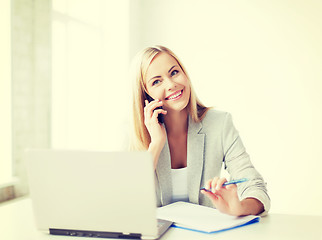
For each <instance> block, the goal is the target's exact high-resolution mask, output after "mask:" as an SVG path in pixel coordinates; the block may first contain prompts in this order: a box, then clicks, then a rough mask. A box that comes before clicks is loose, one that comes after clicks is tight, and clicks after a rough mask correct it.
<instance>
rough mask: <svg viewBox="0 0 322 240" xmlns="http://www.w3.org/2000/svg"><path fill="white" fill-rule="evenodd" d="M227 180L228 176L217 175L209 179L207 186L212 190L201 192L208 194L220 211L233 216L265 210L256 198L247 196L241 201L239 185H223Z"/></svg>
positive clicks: (258, 212)
mask: <svg viewBox="0 0 322 240" xmlns="http://www.w3.org/2000/svg"><path fill="white" fill-rule="evenodd" d="M225 182H227V180H226V178H218V177H215V178H214V179H210V180H208V181H207V183H206V186H205V188H206V189H207V190H210V191H211V192H207V191H205V190H201V193H203V194H204V195H206V196H207V197H208V198H209V199H210V200H211V201H212V203H213V205H214V207H215V208H217V209H218V210H219V211H220V212H223V213H226V214H229V215H233V216H245V215H257V214H260V213H262V212H263V211H264V206H263V204H262V203H261V202H260V201H259V200H257V199H255V198H246V199H244V200H242V201H240V200H239V198H238V194H237V186H236V185H235V184H231V185H228V186H225V187H223V186H222V185H223V184H224V183H225Z"/></svg>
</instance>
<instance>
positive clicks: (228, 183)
mask: <svg viewBox="0 0 322 240" xmlns="http://www.w3.org/2000/svg"><path fill="white" fill-rule="evenodd" d="M246 181H248V179H247V178H241V179H236V180H231V181H228V182H225V183H224V184H223V185H222V186H223V187H225V186H227V185H230V184H237V183H243V182H246ZM200 190H204V191H206V192H211V190H208V189H206V188H201V189H200Z"/></svg>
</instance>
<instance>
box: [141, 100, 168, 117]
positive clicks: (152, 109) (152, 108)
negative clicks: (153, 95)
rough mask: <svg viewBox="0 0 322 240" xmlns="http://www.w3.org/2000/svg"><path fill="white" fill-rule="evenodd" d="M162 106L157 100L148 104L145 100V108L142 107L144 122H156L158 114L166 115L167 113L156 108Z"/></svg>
mask: <svg viewBox="0 0 322 240" xmlns="http://www.w3.org/2000/svg"><path fill="white" fill-rule="evenodd" d="M162 106H163V102H162V101H159V100H158V99H156V100H154V101H152V102H150V103H149V102H148V101H147V100H145V107H144V117H145V122H146V123H148V122H149V121H150V120H151V119H153V121H152V122H157V117H158V115H159V114H164V115H165V114H167V111H166V110H164V109H162V108H159V109H158V107H162Z"/></svg>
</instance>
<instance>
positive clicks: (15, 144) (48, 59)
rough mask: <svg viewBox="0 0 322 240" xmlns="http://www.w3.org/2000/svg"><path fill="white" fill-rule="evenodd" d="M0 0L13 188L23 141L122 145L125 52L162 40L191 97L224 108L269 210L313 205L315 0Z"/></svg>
mask: <svg viewBox="0 0 322 240" xmlns="http://www.w3.org/2000/svg"><path fill="white" fill-rule="evenodd" d="M1 4H2V6H0V8H1V9H3V10H2V11H4V9H6V8H7V9H9V10H10V8H11V10H10V11H9V13H10V14H6V13H5V11H4V14H0V15H1V17H2V20H3V21H1V31H2V32H1V36H3V37H1V42H0V43H1V53H3V54H1V55H2V58H1V65H2V66H4V67H1V86H0V91H1V94H0V97H1V105H0V106H1V118H2V121H1V129H0V130H1V132H2V133H3V134H1V139H0V143H1V144H0V145H1V149H0V151H1V154H2V156H1V161H0V162H1V163H0V164H1V165H0V171H2V172H1V174H0V175H1V178H2V182H3V184H2V185H1V186H9V185H10V184H9V185H8V184H6V182H8V181H9V182H12V184H13V185H15V193H14V194H15V195H16V196H20V195H24V194H26V193H28V187H27V177H26V174H25V168H24V162H23V154H22V153H23V149H25V148H28V147H54V148H73V149H75V148H76V149H93V150H120V149H122V148H124V139H126V137H127V133H128V127H127V126H128V124H129V111H130V87H131V82H130V80H129V76H128V67H129V62H130V60H131V58H132V57H133V56H134V54H135V53H136V52H137V51H138V50H140V49H142V48H143V47H145V46H148V45H153V44H162V45H165V46H168V47H169V48H170V49H172V50H173V51H174V52H175V53H176V54H177V55H178V56H179V58H180V59H181V60H182V62H183V63H184V65H185V66H186V68H187V70H188V73H189V75H190V78H191V80H192V84H193V86H194V88H195V90H196V92H197V95H198V97H199V98H200V99H201V101H202V102H203V103H204V104H206V105H207V106H213V107H214V108H216V109H219V110H223V111H228V112H230V113H231V114H232V116H233V120H234V123H235V125H236V127H237V129H238V130H239V132H240V135H241V137H242V140H243V142H244V144H245V146H246V149H247V151H248V153H249V154H250V156H251V159H252V161H253V163H254V165H255V167H256V168H257V169H258V170H259V171H260V172H261V173H262V175H263V177H264V178H265V180H266V181H267V183H268V190H269V194H270V196H271V199H272V208H271V211H272V212H278V213H294V214H295V213H296V214H311V215H322V207H321V205H320V202H322V192H321V190H320V189H321V184H322V175H321V173H320V172H321V169H322V161H321V156H322V148H321V145H322V140H321V136H322V124H321V123H322V107H321V103H322V45H321V42H322V17H321V14H320V13H321V11H322V3H321V2H320V1H318V0H308V1H300V0H285V1H278V0H272V1H255V0H253V1H251V0H245V1H210V0H201V1H198V3H197V2H196V1H188V0H186V1H179V0H176V1H170V0H169V1H168V0H166V1H159V0H149V1H148V0H145V1H144V0H122V1H109V0H94V1H93V0H82V1H81V0H52V1H44V0H25V1H23V0H12V1H11V2H10V1H9V0H7V1H2V2H1ZM10 49H11V50H10ZM11 106H12V107H11ZM11 129H13V130H12V131H11ZM8 139H10V141H8ZM11 149H12V150H11ZM11 175H13V176H16V177H17V178H18V179H19V180H18V181H14V180H12V178H11ZM7 179H9V180H8V181H7ZM10 179H11V180H10Z"/></svg>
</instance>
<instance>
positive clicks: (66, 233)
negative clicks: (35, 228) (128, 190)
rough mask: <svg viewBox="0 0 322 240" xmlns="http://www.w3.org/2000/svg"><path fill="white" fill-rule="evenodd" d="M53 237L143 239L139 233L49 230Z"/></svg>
mask: <svg viewBox="0 0 322 240" xmlns="http://www.w3.org/2000/svg"><path fill="white" fill-rule="evenodd" d="M49 233H50V234H52V235H63V236H73V237H96V238H121V239H141V236H142V235H141V234H139V233H126V234H124V233H121V232H99V231H83V230H71V229H57V228H49Z"/></svg>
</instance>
